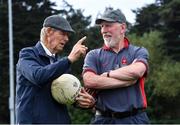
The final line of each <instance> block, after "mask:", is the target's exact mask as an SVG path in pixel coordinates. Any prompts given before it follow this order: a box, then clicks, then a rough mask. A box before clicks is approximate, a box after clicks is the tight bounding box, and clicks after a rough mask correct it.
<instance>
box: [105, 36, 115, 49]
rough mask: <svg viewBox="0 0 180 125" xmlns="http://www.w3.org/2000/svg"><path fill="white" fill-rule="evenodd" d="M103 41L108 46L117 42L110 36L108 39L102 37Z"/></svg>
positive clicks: (112, 46) (111, 46)
mask: <svg viewBox="0 0 180 125" xmlns="http://www.w3.org/2000/svg"><path fill="white" fill-rule="evenodd" d="M104 43H105V45H106V46H108V47H110V48H114V47H115V46H116V44H117V42H116V41H114V40H112V38H109V39H104Z"/></svg>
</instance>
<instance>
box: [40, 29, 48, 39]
mask: <svg viewBox="0 0 180 125" xmlns="http://www.w3.org/2000/svg"><path fill="white" fill-rule="evenodd" d="M46 30H47V27H43V28H42V29H41V33H40V40H41V42H45V41H46V35H47V33H46Z"/></svg>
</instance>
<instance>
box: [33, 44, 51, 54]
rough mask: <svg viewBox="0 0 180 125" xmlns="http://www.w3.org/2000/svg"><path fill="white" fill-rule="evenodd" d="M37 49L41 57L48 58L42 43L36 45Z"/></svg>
mask: <svg viewBox="0 0 180 125" xmlns="http://www.w3.org/2000/svg"><path fill="white" fill-rule="evenodd" d="M35 48H36V49H37V50H38V52H39V55H41V56H46V57H48V55H47V54H46V52H45V50H44V48H43V47H42V45H41V43H40V41H38V42H37V43H36V45H35Z"/></svg>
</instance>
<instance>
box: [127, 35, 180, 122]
mask: <svg viewBox="0 0 180 125" xmlns="http://www.w3.org/2000/svg"><path fill="white" fill-rule="evenodd" d="M129 37H130V39H131V40H132V41H136V42H134V44H138V45H141V46H144V47H145V48H147V49H148V50H149V54H150V59H149V75H148V77H147V81H146V84H145V88H146V92H147V98H148V101H149V107H148V112H149V114H150V116H151V119H157V118H158V119H167V120H168V119H169V120H170V119H173V118H174V119H175V118H176V119H177V118H178V116H179V110H178V109H179V108H178V107H179V105H180V101H177V98H179V96H180V85H179V80H180V78H179V77H178V76H179V74H180V70H179V67H180V63H179V62H175V61H173V60H171V59H170V58H168V56H167V54H166V51H165V50H164V49H163V48H162V46H163V43H164V40H163V38H162V33H160V32H157V31H154V32H150V33H145V34H144V35H143V36H142V37H138V36H136V35H135V34H131V35H129ZM175 100H176V103H175V102H174V101H175Z"/></svg>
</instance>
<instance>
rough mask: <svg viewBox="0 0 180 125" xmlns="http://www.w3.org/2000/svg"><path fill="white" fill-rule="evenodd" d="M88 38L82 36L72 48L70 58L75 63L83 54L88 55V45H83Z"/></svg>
mask: <svg viewBox="0 0 180 125" xmlns="http://www.w3.org/2000/svg"><path fill="white" fill-rule="evenodd" d="M85 40H86V36H84V37H83V38H81V39H80V40H79V41H78V42H77V43H76V44H75V45H74V46H73V49H72V50H71V52H70V54H69V56H68V59H69V60H70V61H71V62H72V63H73V62H75V61H77V60H78V59H79V58H80V57H81V56H85V55H86V51H87V49H88V48H87V47H86V46H85V45H83V42H84V41H85Z"/></svg>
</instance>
